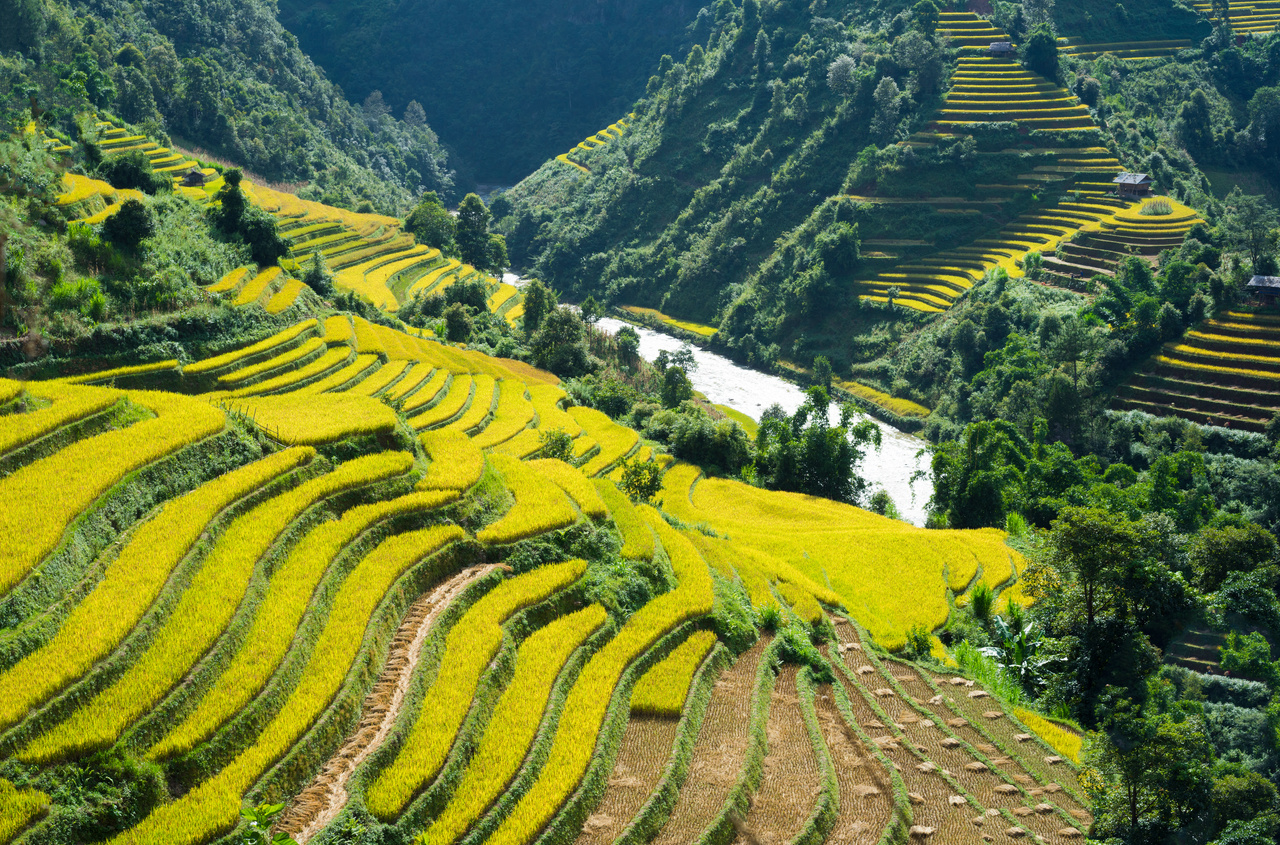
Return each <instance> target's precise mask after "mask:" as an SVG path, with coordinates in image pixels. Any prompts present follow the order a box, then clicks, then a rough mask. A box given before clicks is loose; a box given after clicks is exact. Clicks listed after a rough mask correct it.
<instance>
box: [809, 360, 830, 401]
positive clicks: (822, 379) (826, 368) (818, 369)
mask: <svg viewBox="0 0 1280 845" xmlns="http://www.w3.org/2000/svg"><path fill="white" fill-rule="evenodd" d="M813 383H814V384H816V385H818V386H819V387H821V388H822V389H823V390H825V391H827V393H828V394H830V393H831V359H830V358H828V357H827V356H826V355H819V356H817V357H816V358H814V359H813Z"/></svg>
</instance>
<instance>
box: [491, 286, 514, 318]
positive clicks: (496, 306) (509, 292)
mask: <svg viewBox="0 0 1280 845" xmlns="http://www.w3.org/2000/svg"><path fill="white" fill-rule="evenodd" d="M518 293H519V291H518V290H516V288H515V286H513V285H508V284H505V283H504V284H499V285H498V290H497V291H495V292H494V294H493V296H491V297H489V310H490V311H493V312H495V313H496V312H497V311H498V310H500V309H501V308H502V306H503V305H505V304H506V303H507V302H509V301H510V300H512V299H514V298H515V296H516V294H518Z"/></svg>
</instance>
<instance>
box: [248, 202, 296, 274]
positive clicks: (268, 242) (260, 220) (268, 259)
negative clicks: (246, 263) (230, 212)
mask: <svg viewBox="0 0 1280 845" xmlns="http://www.w3.org/2000/svg"><path fill="white" fill-rule="evenodd" d="M240 237H242V238H243V239H244V242H245V243H246V244H248V245H249V252H250V254H251V255H252V256H253V260H254V261H256V262H257V263H259V264H261V265H264V266H265V265H269V264H275V263H276V262H277V261H279V260H280V259H281V258H283V257H284V256H286V255H288V254H289V242H288V241H286V240H285V239H284V238H283V237H282V236H281V235H280V225H279V224H278V223H277V222H276V219H275V218H274V217H272V216H271V215H270V214H269V213H267V212H266V211H265V210H264V209H262V208H259V207H258V206H256V205H254V206H250V207H249V208H248V209H246V210H245V213H244V217H243V218H241V221H240Z"/></svg>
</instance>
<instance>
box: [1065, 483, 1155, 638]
mask: <svg viewBox="0 0 1280 845" xmlns="http://www.w3.org/2000/svg"><path fill="white" fill-rule="evenodd" d="M1145 542H1146V538H1145V537H1144V535H1143V529H1142V528H1141V526H1139V525H1138V524H1137V523H1135V522H1132V521H1131V520H1129V519H1127V518H1126V517H1125V516H1124V515H1123V514H1119V513H1113V512H1111V511H1107V510H1103V509H1102V508H1083V507H1065V508H1063V509H1062V510H1061V511H1060V512H1059V514H1058V518H1057V519H1055V520H1054V521H1053V525H1052V526H1051V527H1050V532H1049V537H1048V543H1049V549H1050V554H1051V555H1052V556H1053V559H1054V560H1055V561H1056V563H1057V564H1058V571H1059V572H1060V573H1063V574H1066V575H1067V576H1068V577H1070V578H1072V579H1073V581H1074V583H1075V585H1076V586H1077V587H1078V588H1079V590H1080V592H1081V596H1082V598H1083V601H1084V614H1085V629H1086V631H1089V630H1091V629H1093V628H1094V627H1095V625H1096V624H1097V618H1098V615H1099V613H1101V612H1102V611H1104V610H1106V609H1107V607H1108V605H1109V604H1110V605H1111V606H1112V607H1118V606H1122V605H1123V602H1124V596H1123V595H1122V593H1121V591H1120V590H1119V585H1120V578H1121V576H1122V573H1123V570H1124V567H1125V566H1126V565H1128V564H1130V563H1132V562H1133V561H1135V560H1136V559H1137V558H1138V557H1140V556H1141V555H1142V553H1143V551H1144V546H1145Z"/></svg>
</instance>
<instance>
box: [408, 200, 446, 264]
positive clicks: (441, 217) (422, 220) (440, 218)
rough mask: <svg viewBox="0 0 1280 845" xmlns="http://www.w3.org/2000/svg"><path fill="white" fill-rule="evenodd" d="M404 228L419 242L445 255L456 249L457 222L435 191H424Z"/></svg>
mask: <svg viewBox="0 0 1280 845" xmlns="http://www.w3.org/2000/svg"><path fill="white" fill-rule="evenodd" d="M404 228H405V231H407V232H409V233H411V234H412V235H413V237H414V239H416V240H417V241H418V243H420V244H424V245H426V246H430V247H435V248H436V249H438V250H440V251H441V252H442V253H444V254H445V255H452V254H453V253H454V251H455V250H456V246H455V244H454V237H455V235H456V233H457V224H456V223H455V222H454V219H453V215H452V214H450V213H449V210H448V209H447V208H445V207H444V203H443V202H441V201H440V197H439V195H438V194H436V192H435V191H427V192H425V193H423V195H422V196H421V197H420V198H419V199H418V204H417V205H416V206H415V207H414V209H413V211H411V212H409V216H408V217H406V218H405V221H404Z"/></svg>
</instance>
